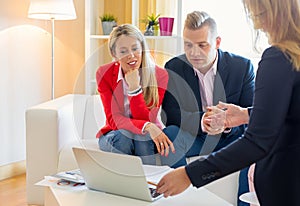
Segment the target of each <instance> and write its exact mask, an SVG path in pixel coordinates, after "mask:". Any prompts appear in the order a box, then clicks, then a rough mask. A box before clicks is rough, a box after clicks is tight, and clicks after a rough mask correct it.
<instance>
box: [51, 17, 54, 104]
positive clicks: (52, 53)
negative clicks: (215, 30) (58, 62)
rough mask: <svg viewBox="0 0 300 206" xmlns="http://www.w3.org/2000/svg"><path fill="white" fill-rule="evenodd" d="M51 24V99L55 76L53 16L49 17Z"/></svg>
mask: <svg viewBox="0 0 300 206" xmlns="http://www.w3.org/2000/svg"><path fill="white" fill-rule="evenodd" d="M51 25H52V34H51V45H52V46H51V47H52V48H51V75H52V78H51V84H52V85H51V86H52V89H51V99H54V98H55V96H54V88H55V87H54V81H55V77H54V74H55V70H54V18H51Z"/></svg>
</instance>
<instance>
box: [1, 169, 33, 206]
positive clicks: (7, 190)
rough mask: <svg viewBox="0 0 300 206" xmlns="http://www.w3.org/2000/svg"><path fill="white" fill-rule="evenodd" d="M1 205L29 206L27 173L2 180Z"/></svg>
mask: <svg viewBox="0 0 300 206" xmlns="http://www.w3.org/2000/svg"><path fill="white" fill-rule="evenodd" d="M0 205H5V206H27V203H26V174H22V175H19V176H15V177H12V178H8V179H5V180H2V181H0Z"/></svg>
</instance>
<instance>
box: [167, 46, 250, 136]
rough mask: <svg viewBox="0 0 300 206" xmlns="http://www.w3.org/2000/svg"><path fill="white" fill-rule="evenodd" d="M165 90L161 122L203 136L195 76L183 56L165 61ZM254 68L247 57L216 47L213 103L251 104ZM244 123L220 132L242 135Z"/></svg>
mask: <svg viewBox="0 0 300 206" xmlns="http://www.w3.org/2000/svg"><path fill="white" fill-rule="evenodd" d="M165 68H166V69H167V70H168V73H169V82H168V90H167V92H166V93H165V97H164V100H163V104H162V121H163V122H164V124H165V125H166V126H169V125H176V126H178V127H180V128H181V129H183V130H185V131H188V132H190V133H191V134H192V135H194V136H203V137H206V135H207V133H203V132H202V130H201V126H200V120H201V118H202V115H203V111H202V103H201V96H200V91H199V81H198V77H197V76H195V72H194V70H193V67H192V65H191V64H190V63H189V62H188V61H187V59H186V56H185V55H181V56H178V57H175V58H173V59H171V60H170V61H168V62H167V63H166V65H165ZM254 78H255V75H254V71H253V65H252V64H251V62H250V60H249V59H245V58H243V57H241V56H237V55H234V54H231V53H228V52H223V51H221V50H218V63H217V75H216V78H215V86H214V92H213V93H214V94H213V95H214V104H217V103H218V102H219V100H222V101H224V102H228V103H233V104H237V105H240V106H242V107H248V106H251V105H252V101H253V93H254ZM243 132H244V126H243V125H242V126H240V127H236V128H232V130H231V132H230V133H226V134H225V133H223V134H222V137H223V138H228V139H232V137H234V139H236V138H238V137H239V136H241V135H242V134H243Z"/></svg>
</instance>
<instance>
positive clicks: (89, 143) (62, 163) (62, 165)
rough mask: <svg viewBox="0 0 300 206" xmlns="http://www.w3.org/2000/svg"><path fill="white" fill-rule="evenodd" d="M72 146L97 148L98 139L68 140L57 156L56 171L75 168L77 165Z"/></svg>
mask: <svg viewBox="0 0 300 206" xmlns="http://www.w3.org/2000/svg"><path fill="white" fill-rule="evenodd" d="M72 147H82V148H87V149H95V150H97V149H99V147H98V139H96V138H95V137H94V138H93V139H78V141H73V142H70V143H69V144H68V145H65V147H63V148H62V149H61V150H60V152H59V156H58V168H57V171H58V172H61V171H68V170H73V169H77V168H78V165H77V163H76V159H75V156H74V154H73V151H72Z"/></svg>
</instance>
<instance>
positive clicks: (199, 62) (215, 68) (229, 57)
mask: <svg viewBox="0 0 300 206" xmlns="http://www.w3.org/2000/svg"><path fill="white" fill-rule="evenodd" d="M183 38H184V51H185V54H183V55H180V56H177V57H174V58H173V59H171V60H170V61H168V62H167V63H166V65H165V68H166V69H167V70H168V73H169V82H168V89H167V92H166V94H165V97H164V100H163V104H162V121H163V122H164V123H165V125H166V128H165V129H164V132H165V133H166V134H167V135H168V137H169V138H170V139H171V141H173V144H174V147H175V150H176V153H175V154H173V153H170V154H169V156H168V157H161V161H162V164H163V165H169V166H171V167H174V168H176V167H179V166H182V165H186V157H191V156H198V155H207V154H209V153H211V152H213V151H217V150H219V149H221V148H222V147H224V146H226V145H228V144H229V143H231V142H233V141H234V140H236V139H237V138H238V137H240V136H241V135H242V134H243V133H244V129H245V125H241V126H238V127H233V128H227V129H226V130H225V131H224V132H221V131H220V132H221V133H220V134H217V135H207V133H206V131H205V128H204V127H203V124H201V119H202V116H203V114H204V113H205V112H206V107H207V106H212V105H216V104H218V102H219V101H225V102H228V103H233V104H236V105H240V106H242V107H249V106H251V105H252V101H253V93H254V78H255V75H254V70H253V65H252V64H251V62H250V60H249V59H246V58H243V57H241V56H237V55H235V54H231V53H228V52H223V51H222V50H220V49H219V47H220V43H221V38H220V37H219V36H218V34H217V26H216V22H215V21H214V20H213V19H212V18H211V17H210V16H209V15H208V14H207V13H205V12H198V11H195V12H192V13H190V14H188V15H187V18H186V20H185V25H184V30H183ZM244 178H245V179H244V181H243V182H244V183H245V184H243V185H246V188H245V191H248V184H247V182H246V181H247V172H246V175H244ZM241 192H243V191H241Z"/></svg>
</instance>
